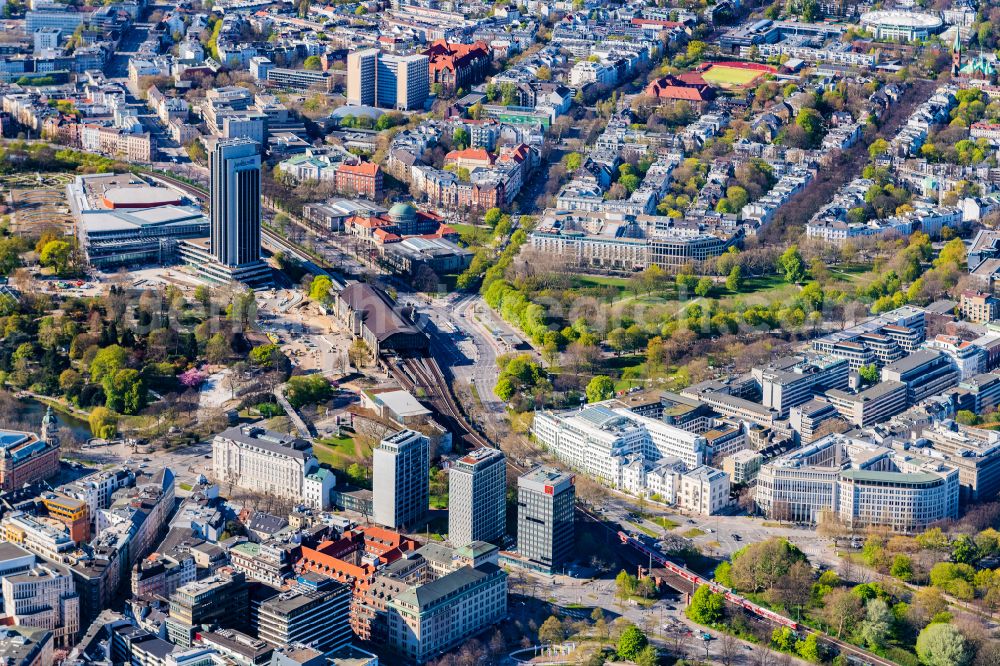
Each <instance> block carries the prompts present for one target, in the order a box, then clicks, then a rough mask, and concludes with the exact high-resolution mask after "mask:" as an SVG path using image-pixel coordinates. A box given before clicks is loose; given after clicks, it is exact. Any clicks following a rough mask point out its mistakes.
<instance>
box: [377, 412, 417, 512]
mask: <svg viewBox="0 0 1000 666" xmlns="http://www.w3.org/2000/svg"><path fill="white" fill-rule="evenodd" d="M428 444H429V440H428V439H427V437H426V436H425V435H422V434H420V433H419V432H415V431H413V430H401V431H400V432H397V433H395V434H393V435H390V436H389V437H386V438H385V439H383V440H382V442H381V443H380V444H379V445H378V446H377V447H375V451H374V452H373V454H372V459H373V460H372V477H373V479H374V483H373V486H372V504H373V508H372V513H373V519H374V520H375V522H376V523H377V524H379V525H382V526H384V527H388V528H389V529H402V528H412V527H413V526H415V525H419V524H420V523H421V522H423V520H424V518H425V517H426V516H427V506H428V501H429V499H430V488H429V486H430V479H429V476H428V475H429V474H430V467H429V460H428V457H427V456H428Z"/></svg>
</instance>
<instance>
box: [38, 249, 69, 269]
mask: <svg viewBox="0 0 1000 666" xmlns="http://www.w3.org/2000/svg"><path fill="white" fill-rule="evenodd" d="M71 250H72V249H71V248H70V245H69V243H67V242H66V241H63V240H53V241H49V242H48V243H46V244H45V247H43V248H42V251H41V252H40V253H39V255H38V261H39V262H41V264H42V266H46V267H49V268H51V269H52V270H53V271H54V272H55V274H56V275H64V274H65V273H66V270H67V269H68V268H69V257H70V252H71Z"/></svg>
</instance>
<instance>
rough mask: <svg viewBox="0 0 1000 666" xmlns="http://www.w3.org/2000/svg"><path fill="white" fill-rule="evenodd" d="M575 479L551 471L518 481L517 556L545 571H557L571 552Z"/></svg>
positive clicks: (530, 474)
mask: <svg viewBox="0 0 1000 666" xmlns="http://www.w3.org/2000/svg"><path fill="white" fill-rule="evenodd" d="M574 480H575V477H574V476H573V475H572V474H566V473H564V472H560V471H559V470H557V469H554V468H551V467H539V468H536V469H534V470H532V471H530V472H528V473H527V474H524V475H523V476H520V477H518V479H517V552H518V554H519V555H520V556H521V557H522V558H523V559H525V560H526V561H528V562H529V563H531V564H532V565H534V566H537V567H538V568H539V569H541V570H544V571H550V572H552V571H557V570H558V569H559V567H560V566H561V565H562V564H563V563H564V562H566V561H567V560H568V559H570V557H571V555H572V552H573V542H574V538H575V529H574V525H573V503H574V500H575V499H576V486H574Z"/></svg>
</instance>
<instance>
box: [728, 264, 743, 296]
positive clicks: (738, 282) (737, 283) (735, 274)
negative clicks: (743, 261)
mask: <svg viewBox="0 0 1000 666" xmlns="http://www.w3.org/2000/svg"><path fill="white" fill-rule="evenodd" d="M742 288H743V269H742V268H740V266H739V264H737V265H735V266H733V269H732V270H731V271H729V276H728V277H727V278H726V289H728V290H729V291H734V292H735V291H739V290H740V289H742Z"/></svg>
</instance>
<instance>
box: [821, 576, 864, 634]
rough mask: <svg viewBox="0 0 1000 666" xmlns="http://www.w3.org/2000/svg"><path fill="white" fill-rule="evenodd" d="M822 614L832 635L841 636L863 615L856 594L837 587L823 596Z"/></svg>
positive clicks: (847, 632) (851, 628)
mask: <svg viewBox="0 0 1000 666" xmlns="http://www.w3.org/2000/svg"><path fill="white" fill-rule="evenodd" d="M822 615H823V620H824V621H825V622H826V624H827V625H828V626H829V627H830V628H832V629H834V635H835V636H836V637H837V638H842V637H843V636H844V635H846V634H849V633H850V632H851V631H853V630H854V627H855V626H856V625H857V623H858V622H860V621H861V619H862V618H863V617H864V607H863V605H862V603H861V599H860V598H859V597H858V596H857V595H856V594H851V592H850V590H847V589H844V588H842V587H838V588H836V589H835V590H832V591H831V592H830V593H829V594H827V595H826V597H824V599H823V612H822Z"/></svg>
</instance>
